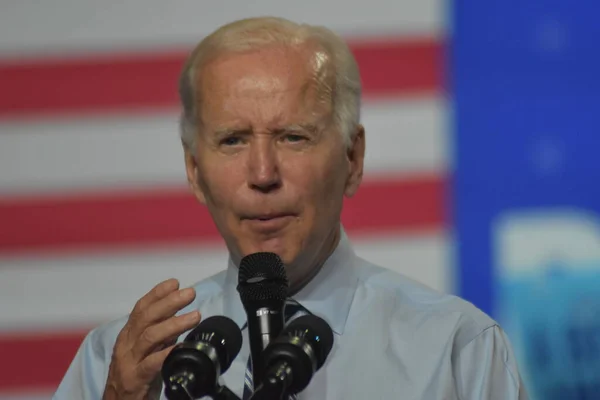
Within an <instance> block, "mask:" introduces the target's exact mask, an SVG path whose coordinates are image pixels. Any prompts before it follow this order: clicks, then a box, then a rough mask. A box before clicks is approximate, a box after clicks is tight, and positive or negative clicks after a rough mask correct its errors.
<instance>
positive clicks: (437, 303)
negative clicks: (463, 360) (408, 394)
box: [358, 258, 498, 349]
mask: <svg viewBox="0 0 600 400" xmlns="http://www.w3.org/2000/svg"><path fill="white" fill-rule="evenodd" d="M358 264H359V267H358V271H359V285H360V286H362V287H363V288H364V290H366V291H370V292H373V293H374V292H377V293H379V296H383V297H385V302H386V303H387V304H389V305H390V309H389V312H390V320H391V321H397V322H398V323H403V324H406V323H407V322H408V323H409V326H411V325H412V323H414V324H415V327H416V326H417V325H418V326H421V327H428V328H432V329H434V331H435V332H437V333H438V334H439V335H446V336H447V335H451V336H453V338H454V346H455V348H458V349H460V348H462V347H464V346H466V345H467V344H468V343H469V342H471V341H472V340H473V339H475V338H476V337H477V336H479V335H480V334H482V333H483V332H485V331H486V330H488V329H490V328H494V327H497V326H498V324H497V322H496V321H495V320H493V319H492V318H491V317H490V316H488V315H487V314H485V313H484V312H483V311H481V310H480V309H478V308H477V307H476V306H475V305H473V304H472V303H470V302H468V301H466V300H464V299H462V298H460V297H458V296H456V295H452V294H447V293H442V292H439V291H437V290H434V289H433V288H430V287H428V286H426V285H424V284H422V283H420V282H417V281H415V280H414V279H411V278H409V277H408V276H406V275H403V274H401V273H399V272H396V271H392V270H390V269H387V268H384V267H381V266H378V265H375V264H373V263H371V262H369V261H367V260H364V259H361V258H359V259H358ZM417 321H418V323H417Z"/></svg>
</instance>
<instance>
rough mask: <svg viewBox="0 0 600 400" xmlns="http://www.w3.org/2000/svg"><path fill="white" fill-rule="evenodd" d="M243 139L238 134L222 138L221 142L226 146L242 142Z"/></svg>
mask: <svg viewBox="0 0 600 400" xmlns="http://www.w3.org/2000/svg"><path fill="white" fill-rule="evenodd" d="M240 143H241V139H240V138H239V137H237V136H229V137H226V138H225V139H223V140H221V144H222V145H224V146H235V145H236V144H240Z"/></svg>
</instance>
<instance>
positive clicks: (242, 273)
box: [237, 252, 288, 387]
mask: <svg viewBox="0 0 600 400" xmlns="http://www.w3.org/2000/svg"><path fill="white" fill-rule="evenodd" d="M237 290H238V292H239V294H240V299H241V301H242V304H243V306H244V309H245V310H246V315H247V318H248V337H249V339H250V357H251V359H252V378H253V383H254V387H257V386H258V385H259V384H260V382H261V379H262V376H263V374H264V367H263V361H262V351H263V350H264V349H265V348H266V347H267V345H268V344H269V342H270V341H271V340H272V339H274V338H276V337H277V336H278V335H279V333H280V332H281V331H282V329H283V326H284V314H283V310H284V307H285V299H286V297H287V293H288V280H287V275H286V273H285V267H284V266H283V262H282V261H281V259H280V258H279V256H278V255H277V254H275V253H268V252H259V253H254V254H250V255H247V256H246V257H244V258H242V261H241V263H240V269H239V275H238V286H237Z"/></svg>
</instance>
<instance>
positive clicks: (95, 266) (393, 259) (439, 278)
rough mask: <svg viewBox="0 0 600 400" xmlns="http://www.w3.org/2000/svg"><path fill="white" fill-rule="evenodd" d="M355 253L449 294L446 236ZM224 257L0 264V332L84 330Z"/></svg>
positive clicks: (379, 243)
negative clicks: (154, 289)
mask: <svg viewBox="0 0 600 400" xmlns="http://www.w3.org/2000/svg"><path fill="white" fill-rule="evenodd" d="M355 249H356V252H357V254H358V255H359V256H363V257H364V258H366V259H367V260H370V261H372V262H374V263H376V264H379V265H382V266H384V267H388V268H390V269H393V270H397V271H399V272H401V273H404V274H406V275H408V276H411V277H413V278H415V279H417V280H419V281H421V282H423V283H425V284H427V285H430V286H432V287H434V288H436V289H439V290H442V291H449V290H452V288H451V287H450V286H448V279H449V277H450V276H451V275H452V274H451V272H450V266H449V264H448V263H449V261H448V260H450V255H449V251H450V246H449V240H448V238H447V236H446V233H445V232H441V231H440V232H425V233H422V234H412V235H398V234H396V235H385V236H379V237H374V238H372V239H364V238H363V239H361V240H357V241H355ZM226 259H227V256H226V253H225V251H224V249H223V248H222V247H221V248H216V249H215V248H213V249H207V248H189V247H179V248H171V249H170V250H169V251H165V250H161V251H157V250H153V249H151V248H142V249H139V252H137V253H134V254H124V253H121V254H119V253H117V252H114V251H113V252H111V253H110V254H103V255H98V254H96V255H92V254H87V255H81V256H71V257H66V256H62V257H60V256H50V255H45V256H44V257H43V258H42V257H40V258H35V257H33V256H30V257H27V258H19V259H14V258H13V259H7V258H4V259H0V329H1V330H27V329H50V330H52V329H53V328H56V329H60V330H62V331H64V330H67V329H70V328H73V329H75V328H77V327H86V328H87V327H89V326H90V325H92V324H97V323H99V322H102V321H106V320H110V319H113V318H116V317H119V316H122V315H125V314H126V313H128V312H129V311H130V310H131V308H132V307H133V305H134V304H135V302H136V301H137V299H138V298H139V297H141V296H142V295H143V294H144V293H146V292H147V291H148V290H150V289H151V288H152V287H153V286H154V285H156V284H157V283H159V282H160V281H162V280H164V279H167V278H170V277H176V278H178V279H179V280H180V282H181V285H182V286H187V285H191V284H193V283H194V282H196V281H198V280H201V279H203V278H205V277H207V276H209V275H211V274H213V273H216V272H218V271H219V270H221V269H223V268H225V265H226Z"/></svg>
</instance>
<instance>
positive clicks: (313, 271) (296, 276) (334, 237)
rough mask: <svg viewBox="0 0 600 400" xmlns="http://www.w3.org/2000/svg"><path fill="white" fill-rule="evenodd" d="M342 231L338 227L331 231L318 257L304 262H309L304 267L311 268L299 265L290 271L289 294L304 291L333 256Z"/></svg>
mask: <svg viewBox="0 0 600 400" xmlns="http://www.w3.org/2000/svg"><path fill="white" fill-rule="evenodd" d="M340 230H341V229H340V227H339V226H337V227H336V228H335V229H333V230H332V231H331V233H330V234H329V235H328V237H327V239H325V240H324V241H323V245H322V246H321V249H320V251H318V252H317V257H315V258H313V259H312V260H306V259H304V260H303V261H308V262H307V263H305V264H304V265H310V267H307V268H302V266H300V265H297V266H296V268H290V269H289V272H290V273H289V275H288V279H289V282H290V289H289V293H290V295H291V296H293V295H295V294H296V293H298V292H299V291H300V290H302V289H303V288H304V287H305V286H306V285H307V284H308V283H309V282H310V281H311V280H312V279H313V278H314V277H315V276H316V275H317V274H318V273H319V271H320V270H321V268H322V267H323V264H325V261H326V260H327V259H328V258H329V256H331V254H332V253H333V252H334V250H335V249H336V247H337V246H338V244H339V242H340V236H341V235H340Z"/></svg>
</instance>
